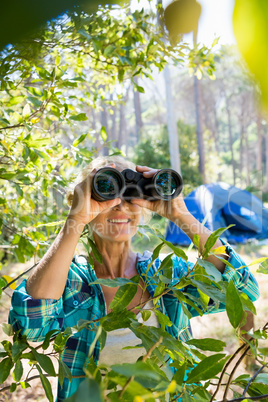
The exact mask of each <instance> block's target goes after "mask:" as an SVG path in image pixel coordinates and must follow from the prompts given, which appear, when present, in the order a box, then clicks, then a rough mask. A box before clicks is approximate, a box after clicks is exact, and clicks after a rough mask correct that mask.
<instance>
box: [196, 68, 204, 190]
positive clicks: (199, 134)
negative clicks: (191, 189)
mask: <svg viewBox="0 0 268 402" xmlns="http://www.w3.org/2000/svg"><path fill="white" fill-rule="evenodd" d="M194 104H195V118H196V136H197V147H198V155H199V164H198V167H199V173H200V174H201V176H202V177H203V181H204V183H205V182H206V175H205V150H204V138H203V131H202V128H201V119H200V94H199V82H198V79H197V77H196V75H194Z"/></svg>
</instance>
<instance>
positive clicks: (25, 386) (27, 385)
mask: <svg viewBox="0 0 268 402" xmlns="http://www.w3.org/2000/svg"><path fill="white" fill-rule="evenodd" d="M20 385H21V388H22V389H26V388H31V385H30V384H29V383H28V382H26V381H21V382H20Z"/></svg>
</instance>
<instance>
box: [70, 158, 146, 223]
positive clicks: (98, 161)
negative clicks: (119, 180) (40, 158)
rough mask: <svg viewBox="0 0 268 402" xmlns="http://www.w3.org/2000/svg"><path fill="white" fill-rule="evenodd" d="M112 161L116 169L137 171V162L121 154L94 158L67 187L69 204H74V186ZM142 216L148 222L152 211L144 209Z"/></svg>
mask: <svg viewBox="0 0 268 402" xmlns="http://www.w3.org/2000/svg"><path fill="white" fill-rule="evenodd" d="M111 163H114V164H115V166H116V169H118V170H119V171H122V170H124V169H132V170H135V171H136V165H135V163H133V162H131V161H128V160H126V159H125V158H123V156H120V155H114V156H113V155H111V156H98V157H97V158H95V159H93V160H92V161H91V162H90V163H89V164H88V165H87V166H85V167H84V168H83V169H82V170H81V171H80V172H79V173H78V175H77V177H76V178H75V180H74V181H73V183H72V184H71V186H70V187H69V188H68V189H67V192H66V199H67V204H68V205H69V206H71V205H72V201H73V195H74V188H75V186H76V185H77V184H79V183H81V182H82V181H83V180H85V178H86V177H87V176H88V175H89V174H90V173H91V172H92V170H93V169H100V168H102V167H104V166H107V165H109V164H111ZM142 216H143V218H144V221H145V223H148V222H149V220H150V219H151V217H152V212H151V211H149V210H148V209H145V208H143V209H142Z"/></svg>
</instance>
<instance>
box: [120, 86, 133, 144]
mask: <svg viewBox="0 0 268 402" xmlns="http://www.w3.org/2000/svg"><path fill="white" fill-rule="evenodd" d="M129 88H130V86H129V87H128V88H127V90H126V94H125V96H124V99H123V101H122V102H121V103H120V107H119V133H118V140H117V148H119V149H121V148H122V145H123V143H124V139H125V141H126V137H127V135H126V132H127V126H126V116H125V115H126V113H125V104H126V102H127V100H128V95H129Z"/></svg>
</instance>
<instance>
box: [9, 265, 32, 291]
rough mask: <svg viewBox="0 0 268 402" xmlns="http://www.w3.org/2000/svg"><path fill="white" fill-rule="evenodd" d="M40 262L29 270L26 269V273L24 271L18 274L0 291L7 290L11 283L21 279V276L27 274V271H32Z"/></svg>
mask: <svg viewBox="0 0 268 402" xmlns="http://www.w3.org/2000/svg"><path fill="white" fill-rule="evenodd" d="M39 262H40V261H38V262H36V263H35V264H34V265H33V266H31V267H30V268H28V269H27V270H26V271H24V272H23V273H22V274H20V275H19V276H17V277H16V278H15V279H13V280H12V281H11V282H9V283H8V284H7V285H6V286H4V287H3V288H2V290H5V289H6V288H8V287H9V286H10V285H12V283H14V282H16V280H18V279H19V278H20V277H22V276H23V275H25V274H27V273H28V272H29V271H31V269H33V268H34V267H36V265H38V264H39Z"/></svg>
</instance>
